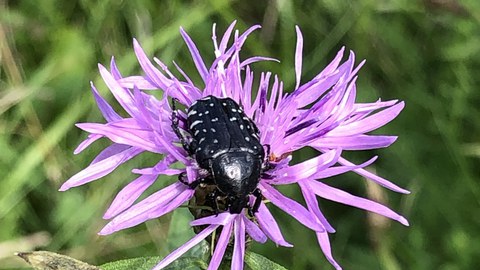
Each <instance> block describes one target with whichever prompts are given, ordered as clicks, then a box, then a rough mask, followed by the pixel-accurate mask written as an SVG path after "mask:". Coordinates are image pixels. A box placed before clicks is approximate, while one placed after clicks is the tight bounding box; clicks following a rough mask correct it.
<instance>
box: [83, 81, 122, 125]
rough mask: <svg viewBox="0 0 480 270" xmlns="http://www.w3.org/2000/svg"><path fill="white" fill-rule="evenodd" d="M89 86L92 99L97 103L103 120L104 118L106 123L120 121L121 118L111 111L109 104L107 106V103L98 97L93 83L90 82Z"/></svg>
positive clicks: (98, 94)
mask: <svg viewBox="0 0 480 270" xmlns="http://www.w3.org/2000/svg"><path fill="white" fill-rule="evenodd" d="M90 86H91V88H92V93H93V97H94V98H95V101H96V102H97V107H98V108H99V109H100V112H101V113H102V115H103V118H105V120H107V122H113V121H118V120H121V119H122V117H120V115H118V113H116V112H115V111H114V110H113V108H112V106H110V104H108V102H107V101H106V100H105V99H104V98H103V97H102V96H101V95H100V93H99V92H98V90H97V88H95V85H93V82H90Z"/></svg>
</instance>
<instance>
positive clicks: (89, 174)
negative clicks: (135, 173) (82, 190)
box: [59, 147, 143, 191]
mask: <svg viewBox="0 0 480 270" xmlns="http://www.w3.org/2000/svg"><path fill="white" fill-rule="evenodd" d="M141 152H143V150H140V149H136V148H134V147H131V148H129V149H127V150H124V151H123V152H120V153H118V154H115V155H112V156H110V157H108V158H104V159H103V160H101V161H98V162H96V163H93V164H91V165H90V166H88V167H87V168H85V169H83V170H81V171H80V172H78V173H77V174H75V175H74V176H72V177H70V179H68V180H67V181H66V182H65V183H63V185H62V186H61V187H60V189H59V190H60V191H65V190H68V189H70V188H72V187H77V186H81V185H83V184H85V183H88V182H91V181H94V180H97V179H99V178H101V177H103V176H105V175H107V174H109V173H111V172H112V171H113V170H115V169H116V168H117V167H118V166H120V165H121V164H123V163H125V162H126V161H127V160H129V159H131V158H133V157H135V156H136V155H138V154H140V153H141Z"/></svg>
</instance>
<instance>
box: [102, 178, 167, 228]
mask: <svg viewBox="0 0 480 270" xmlns="http://www.w3.org/2000/svg"><path fill="white" fill-rule="evenodd" d="M157 177H158V175H148V174H147V175H142V176H140V177H138V178H137V179H135V180H133V181H132V182H130V183H129V184H128V185H126V186H125V187H124V188H123V189H122V190H121V191H120V192H119V193H118V194H117V196H116V197H115V199H114V200H113V202H112V204H111V205H110V207H109V208H108V210H107V211H106V212H105V214H104V215H103V218H104V219H111V218H113V217H114V216H116V215H118V214H120V213H121V212H123V211H124V210H125V209H127V208H129V207H130V206H132V204H133V203H134V202H135V201H136V200H137V199H138V197H140V195H142V194H143V192H144V191H145V190H146V189H147V188H149V187H150V186H151V185H152V184H153V183H154V182H155V180H156V179H157Z"/></svg>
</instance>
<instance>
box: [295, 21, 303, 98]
mask: <svg viewBox="0 0 480 270" xmlns="http://www.w3.org/2000/svg"><path fill="white" fill-rule="evenodd" d="M295 31H296V32H297V46H296V48H295V75H296V76H295V79H296V84H295V89H297V88H298V86H300V78H301V76H302V51H303V37H302V32H301V31H300V28H299V27H298V25H295Z"/></svg>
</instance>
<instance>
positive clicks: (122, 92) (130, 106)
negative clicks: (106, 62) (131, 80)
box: [98, 64, 137, 116]
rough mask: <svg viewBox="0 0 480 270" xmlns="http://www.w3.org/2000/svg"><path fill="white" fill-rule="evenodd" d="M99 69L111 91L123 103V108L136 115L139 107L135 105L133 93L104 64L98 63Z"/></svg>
mask: <svg viewBox="0 0 480 270" xmlns="http://www.w3.org/2000/svg"><path fill="white" fill-rule="evenodd" d="M98 69H99V70H100V75H101V76H102V78H103V81H104V82H105V84H106V85H107V87H108V89H110V92H112V94H113V95H114V96H115V98H116V99H117V101H118V103H120V105H122V107H123V109H124V110H125V111H126V112H127V113H128V114H130V115H131V116H134V115H135V114H136V112H137V108H136V107H135V102H134V101H133V95H132V93H131V92H130V91H129V90H128V89H126V88H124V87H122V86H121V85H120V84H119V83H118V82H117V81H116V80H115V78H113V76H112V74H110V72H108V70H107V69H106V68H105V67H104V66H102V65H100V64H98Z"/></svg>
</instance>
